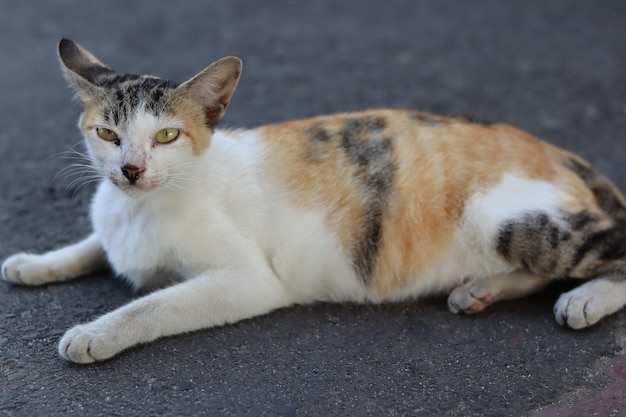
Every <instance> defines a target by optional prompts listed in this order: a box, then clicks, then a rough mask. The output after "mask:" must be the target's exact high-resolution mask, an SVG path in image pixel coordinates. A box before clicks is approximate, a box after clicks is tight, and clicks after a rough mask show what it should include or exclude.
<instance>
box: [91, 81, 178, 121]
mask: <svg viewBox="0 0 626 417" xmlns="http://www.w3.org/2000/svg"><path fill="white" fill-rule="evenodd" d="M100 85H101V86H102V87H105V88H106V89H107V90H108V91H107V92H106V98H105V99H104V100H103V101H104V103H106V105H105V108H104V119H105V120H107V121H112V122H113V123H114V124H116V125H118V124H120V123H123V122H124V121H125V120H127V119H128V117H130V115H131V114H132V113H133V112H134V111H135V110H136V109H137V107H138V106H140V105H143V106H145V108H146V110H148V111H149V112H151V113H152V114H154V115H155V116H158V115H159V114H161V113H164V112H168V111H170V110H171V109H170V107H169V100H168V96H167V93H168V92H169V91H171V90H173V89H174V88H176V86H177V84H176V83H173V82H171V81H168V80H164V79H161V78H155V77H146V76H141V75H134V74H125V75H118V74H115V75H114V76H111V77H108V78H106V79H103V80H100Z"/></svg>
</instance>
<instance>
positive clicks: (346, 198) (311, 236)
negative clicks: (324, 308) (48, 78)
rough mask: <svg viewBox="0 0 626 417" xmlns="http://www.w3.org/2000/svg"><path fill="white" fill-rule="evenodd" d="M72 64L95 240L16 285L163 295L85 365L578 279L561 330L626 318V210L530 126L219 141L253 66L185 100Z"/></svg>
mask: <svg viewBox="0 0 626 417" xmlns="http://www.w3.org/2000/svg"><path fill="white" fill-rule="evenodd" d="M59 57H60V61H61V64H62V65H61V68H62V70H63V73H64V75H65V77H66V78H67V80H68V81H69V84H70V86H71V87H72V88H73V89H74V91H75V93H76V96H77V98H78V99H79V100H80V101H81V102H82V104H83V106H84V112H83V113H82V115H81V117H80V121H79V127H80V129H81V131H82V133H83V135H84V137H85V143H86V147H87V150H88V155H89V157H90V159H91V162H92V164H93V168H92V169H93V170H94V171H95V172H97V173H98V175H99V176H100V177H101V181H100V184H99V187H98V189H97V192H96V194H95V197H94V199H93V203H92V206H91V219H92V223H93V234H91V235H90V236H89V237H87V238H86V239H84V240H82V241H80V242H78V243H76V244H73V245H70V246H67V247H64V248H61V249H58V250H55V251H51V252H48V253H45V254H42V255H34V254H24V253H21V254H16V255H14V256H12V257H10V258H8V259H7V260H6V261H5V262H4V264H3V265H2V275H3V277H4V279H6V280H8V281H10V282H13V283H17V284H24V285H41V284H47V283H50V282H56V281H64V280H68V279H72V278H75V277H77V276H80V275H85V274H89V273H91V272H94V271H96V270H98V269H100V268H104V267H106V266H107V265H110V266H111V267H112V268H113V270H114V271H115V272H116V273H118V274H119V275H121V276H123V277H125V278H126V279H127V280H128V281H129V282H130V283H131V284H132V285H134V286H135V287H155V286H156V287H162V288H160V289H157V290H155V291H154V292H152V293H149V294H148V295H146V296H143V297H141V298H138V299H137V300H135V301H133V302H131V303H129V304H128V305H126V306H123V307H121V308H119V309H117V310H115V311H112V312H110V313H108V314H105V315H104V316H102V317H100V318H98V319H96V320H94V321H92V322H90V323H86V324H81V325H78V326H76V327H74V328H72V329H70V330H68V331H67V333H65V335H64V336H63V337H62V339H61V341H60V344H59V352H60V354H61V356H62V357H63V358H65V359H67V360H70V361H73V362H78V363H89V362H94V361H102V360H105V359H107V358H110V357H112V356H114V355H115V354H117V353H119V352H120V351H122V350H124V349H126V348H128V347H131V346H133V345H137V344H140V343H146V342H150V341H152V340H155V339H157V338H159V337H163V336H167V335H173V334H177V333H182V332H189V331H193V330H197V329H203V328H208V327H212V326H218V325H222V324H224V323H232V322H236V321H238V320H241V319H244V318H248V317H253V316H256V315H260V314H264V313H267V312H270V311H272V310H274V309H277V308H281V307H286V306H290V305H293V304H298V303H311V302H315V301H336V302H341V301H351V302H374V303H379V302H385V301H394V300H405V299H411V298H416V297H420V296H425V295H431V294H441V293H445V294H449V297H448V305H449V308H450V310H451V311H452V312H454V313H456V312H466V313H475V312H479V311H481V310H483V309H484V308H486V307H487V306H488V305H489V304H491V303H493V302H495V301H498V300H503V299H510V298H515V297H520V296H523V295H526V294H529V293H532V292H534V291H537V290H539V289H540V288H542V287H544V286H545V285H546V284H547V283H549V282H550V281H551V280H554V279H557V278H560V277H572V278H579V279H581V280H588V281H587V282H586V283H584V284H583V285H581V286H580V287H578V288H576V289H574V290H572V291H570V292H567V293H565V294H563V295H562V296H561V297H560V298H559V299H558V301H557V303H556V306H555V308H554V314H555V316H556V320H557V322H558V323H559V324H561V325H567V326H569V327H571V328H574V329H580V328H583V327H587V326H591V325H593V324H594V323H596V322H598V321H599V320H600V319H601V318H603V317H604V316H607V315H609V314H612V313H615V312H616V311H618V310H620V309H621V308H622V307H623V306H624V305H625V304H626V200H625V199H624V196H623V195H622V194H621V193H620V192H619V191H618V190H617V189H616V188H615V187H614V186H613V185H612V184H611V183H610V182H609V180H608V179H607V178H605V177H604V176H602V175H601V174H599V173H598V172H597V171H595V170H594V169H593V168H592V167H591V166H590V165H589V164H588V163H587V162H585V161H584V160H582V159H581V158H579V157H577V156H575V155H573V154H571V153H568V152H566V151H563V150H560V149H558V148H556V147H554V146H551V145H549V144H547V143H544V142H541V141H540V140H538V139H536V138H534V137H532V136H530V135H528V134H526V133H524V132H522V131H520V130H518V129H516V128H514V127H511V126H507V125H504V124H484V123H476V122H474V121H472V120H470V119H466V118H457V117H442V116H435V115H431V114H427V113H420V112H416V111H408V110H370V111H364V112H360V113H344V114H335V115H330V116H320V117H314V118H311V119H306V120H295V121H289V122H286V123H279V124H273V125H268V126H262V127H258V128H255V129H250V130H219V129H217V128H216V126H217V124H218V123H219V121H220V119H221V118H222V116H223V115H224V111H225V110H226V107H227V106H228V103H229V100H230V98H231V95H232V94H233V91H234V90H235V87H236V86H237V82H238V80H239V76H240V73H241V61H240V60H239V59H238V58H235V57H227V58H223V59H220V60H219V61H217V62H215V63H213V64H212V65H210V66H209V67H207V68H206V69H205V70H203V71H202V72H200V73H199V74H198V75H196V76H195V77H193V78H191V79H190V80H189V81H187V82H185V83H183V84H180V85H177V84H176V83H174V82H171V81H166V80H164V79H161V78H157V77H153V76H145V75H120V74H118V73H116V72H114V71H113V70H112V69H111V68H109V67H107V66H106V65H104V64H102V63H101V62H100V61H99V60H98V59H96V58H95V57H94V56H93V55H91V54H90V53H89V52H87V51H86V50H85V49H83V48H82V47H80V46H79V45H77V44H76V43H74V42H72V41H70V40H66V39H64V40H62V41H61V42H60V43H59ZM168 283H169V284H173V285H169V286H165V287H163V286H164V285H166V284H168Z"/></svg>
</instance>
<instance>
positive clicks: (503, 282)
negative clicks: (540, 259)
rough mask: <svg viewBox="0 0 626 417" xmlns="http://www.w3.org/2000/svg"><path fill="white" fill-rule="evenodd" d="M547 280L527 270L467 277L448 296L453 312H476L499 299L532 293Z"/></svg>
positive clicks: (540, 287) (545, 283) (544, 284)
mask: <svg viewBox="0 0 626 417" xmlns="http://www.w3.org/2000/svg"><path fill="white" fill-rule="evenodd" d="M547 283H548V280H547V279H545V278H543V277H540V276H537V275H534V274H530V273H527V272H513V273H511V274H503V275H497V276H494V277H489V278H482V279H473V278H467V279H465V280H464V281H463V283H462V284H461V285H459V286H457V287H456V288H455V289H454V290H452V292H451V293H450V295H449V296H448V307H449V309H450V311H452V312H453V313H458V312H460V311H462V312H464V313H468V314H470V313H478V312H480V311H483V310H484V309H485V308H486V307H487V306H489V305H490V304H492V303H494V302H496V301H499V300H510V299H513V298H518V297H523V296H525V295H528V294H532V293H534V292H536V291H539V290H540V289H542V288H543V287H545V286H546V285H547Z"/></svg>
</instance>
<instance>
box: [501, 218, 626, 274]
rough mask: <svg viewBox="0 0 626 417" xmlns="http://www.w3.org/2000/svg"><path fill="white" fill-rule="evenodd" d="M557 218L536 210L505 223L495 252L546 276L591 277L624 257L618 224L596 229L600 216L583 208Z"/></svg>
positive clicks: (624, 235)
mask: <svg viewBox="0 0 626 417" xmlns="http://www.w3.org/2000/svg"><path fill="white" fill-rule="evenodd" d="M559 217H560V219H558V221H557V220H556V219H551V218H550V217H549V216H548V215H547V214H546V213H544V212H541V211H537V212H530V213H527V214H525V215H524V216H521V217H519V218H516V219H512V220H510V221H508V222H506V223H505V224H503V225H502V226H501V228H500V232H499V234H498V237H497V239H496V244H495V246H496V250H497V252H498V253H499V254H500V255H501V256H502V257H503V258H504V259H506V260H507V261H509V262H511V263H513V264H514V265H517V266H519V267H520V268H522V269H523V270H526V271H528V272H531V273H534V274H537V275H539V276H545V277H546V278H558V277H565V276H572V277H577V278H594V277H596V276H598V275H599V274H601V273H605V272H606V271H610V270H611V264H612V263H613V262H615V261H618V262H623V260H626V231H624V230H623V229H621V228H620V227H608V228H607V227H604V228H599V226H598V225H599V224H600V220H601V218H600V217H599V216H597V215H592V214H590V213H589V212H587V211H585V210H583V211H580V212H578V213H563V214H562V215H561V216H559ZM605 220H606V219H605Z"/></svg>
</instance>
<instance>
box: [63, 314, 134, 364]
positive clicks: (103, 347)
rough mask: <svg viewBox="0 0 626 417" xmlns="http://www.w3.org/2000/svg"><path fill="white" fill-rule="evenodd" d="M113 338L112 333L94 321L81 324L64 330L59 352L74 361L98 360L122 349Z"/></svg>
mask: <svg viewBox="0 0 626 417" xmlns="http://www.w3.org/2000/svg"><path fill="white" fill-rule="evenodd" d="M114 340H115V336H114V335H111V334H109V333H107V332H106V331H105V330H103V329H102V328H100V327H99V326H97V325H95V324H94V323H87V324H81V325H78V326H75V327H73V328H71V329H69V330H68V331H67V332H65V335H63V337H62V338H61V341H60V342H59V354H60V355H61V356H62V357H63V358H64V359H66V360H68V361H71V362H76V363H82V364H87V363H92V362H100V361H103V360H106V359H109V358H110V357H112V356H114V355H115V354H116V353H118V352H119V351H120V350H122V349H120V348H118V347H117V346H116V344H115V342H114Z"/></svg>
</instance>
